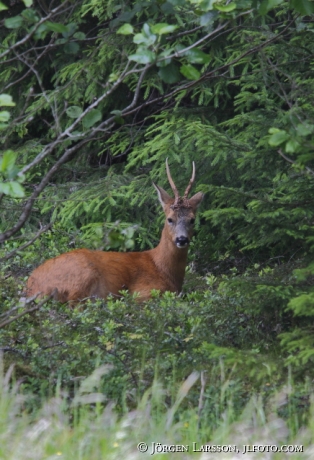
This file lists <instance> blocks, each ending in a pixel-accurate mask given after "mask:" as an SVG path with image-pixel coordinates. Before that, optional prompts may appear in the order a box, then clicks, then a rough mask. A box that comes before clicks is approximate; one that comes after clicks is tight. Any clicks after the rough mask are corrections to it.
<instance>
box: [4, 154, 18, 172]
mask: <svg viewBox="0 0 314 460" xmlns="http://www.w3.org/2000/svg"><path fill="white" fill-rule="evenodd" d="M16 156H17V155H16V153H15V152H13V150H6V151H5V152H4V154H3V156H2V158H1V159H0V171H1V172H2V173H4V174H6V173H7V171H8V170H10V169H12V168H13V166H14V164H15V160H16Z"/></svg>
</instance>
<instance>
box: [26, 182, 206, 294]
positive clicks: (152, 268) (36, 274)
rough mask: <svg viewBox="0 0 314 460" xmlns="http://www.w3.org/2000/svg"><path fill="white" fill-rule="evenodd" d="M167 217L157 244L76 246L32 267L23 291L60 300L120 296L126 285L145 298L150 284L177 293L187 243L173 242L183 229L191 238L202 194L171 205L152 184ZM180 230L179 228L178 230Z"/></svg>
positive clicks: (167, 196) (181, 277)
mask: <svg viewBox="0 0 314 460" xmlns="http://www.w3.org/2000/svg"><path fill="white" fill-rule="evenodd" d="M155 187H156V189H157V192H158V196H159V200H160V201H161V203H162V206H163V208H164V211H165V214H166V217H167V219H169V218H171V219H172V221H173V222H172V223H171V224H169V223H168V221H167V220H166V222H165V226H164V229H163V231H162V236H161V240H160V242H159V245H158V246H157V247H156V248H154V249H151V250H149V251H143V252H128V253H121V252H103V251H90V250H89V249H75V250H74V251H70V252H67V253H65V254H61V255H60V256H58V257H55V258H54V259H50V260H47V261H46V262H44V263H43V264H42V265H40V266H39V267H38V268H36V269H35V270H34V271H33V273H32V274H31V276H30V277H29V279H28V282H27V295H28V296H33V295H36V294H39V295H40V296H43V295H51V294H52V293H53V292H54V291H55V290H56V292H55V294H54V297H55V298H56V299H57V300H59V301H61V302H67V301H77V300H82V299H84V298H86V297H100V298H106V297H107V296H108V295H109V294H112V295H114V296H119V291H121V290H125V289H127V290H128V291H129V293H130V294H133V293H135V292H136V293H138V294H139V297H138V299H139V301H144V300H147V299H149V297H150V293H151V290H152V289H158V290H160V291H161V292H165V291H171V292H177V293H179V292H180V291H181V288H182V284H183V279H184V273H185V267H186V263H187V253H188V247H184V248H178V247H177V246H176V244H175V239H176V236H177V235H178V233H176V232H178V231H181V230H180V229H183V230H184V231H186V232H187V235H188V237H189V239H190V238H191V237H192V234H193V224H191V222H190V221H191V219H194V217H195V212H196V209H197V206H198V205H199V203H200V202H201V200H202V198H203V194H202V193H197V194H196V195H194V196H193V197H192V198H191V199H190V200H189V201H188V202H185V205H184V206H181V207H177V208H174V209H171V205H173V203H174V199H173V198H171V197H170V196H169V195H168V194H167V192H165V191H164V190H163V189H162V188H161V187H158V186H155ZM178 229H179V230H178Z"/></svg>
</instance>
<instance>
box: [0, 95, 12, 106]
mask: <svg viewBox="0 0 314 460" xmlns="http://www.w3.org/2000/svg"><path fill="white" fill-rule="evenodd" d="M4 106H5V107H14V106H15V102H13V100H12V96H10V95H9V94H0V107H4Z"/></svg>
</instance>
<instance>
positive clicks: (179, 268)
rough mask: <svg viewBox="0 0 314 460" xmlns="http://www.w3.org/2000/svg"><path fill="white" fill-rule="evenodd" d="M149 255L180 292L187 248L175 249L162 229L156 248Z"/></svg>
mask: <svg viewBox="0 0 314 460" xmlns="http://www.w3.org/2000/svg"><path fill="white" fill-rule="evenodd" d="M151 255H152V258H153V260H154V263H155V264H156V266H157V267H158V269H159V270H160V271H161V272H162V273H163V274H164V275H165V276H166V277H167V279H169V281H171V282H172V284H173V285H174V287H175V289H176V290H177V291H178V292H180V291H181V288H182V284H183V279H184V275H185V267H186V264H187V256H188V248H187V247H186V248H177V246H176V245H175V244H174V243H173V241H172V239H171V236H170V235H169V234H168V233H167V230H166V228H164V229H163V231H162V234H161V239H160V242H159V244H158V246H157V247H156V248H154V249H152V250H151Z"/></svg>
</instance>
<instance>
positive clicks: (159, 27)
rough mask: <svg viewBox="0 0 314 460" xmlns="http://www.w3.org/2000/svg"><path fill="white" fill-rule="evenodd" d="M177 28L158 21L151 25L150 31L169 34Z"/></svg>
mask: <svg viewBox="0 0 314 460" xmlns="http://www.w3.org/2000/svg"><path fill="white" fill-rule="evenodd" d="M177 28H178V26H175V25H171V24H166V23H163V22H160V23H158V24H154V25H153V26H152V32H153V33H154V34H157V35H163V34H170V33H171V32H174V31H175V30H176V29H177Z"/></svg>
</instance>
